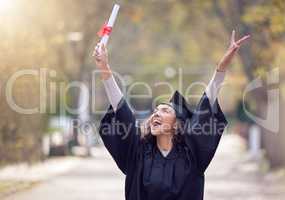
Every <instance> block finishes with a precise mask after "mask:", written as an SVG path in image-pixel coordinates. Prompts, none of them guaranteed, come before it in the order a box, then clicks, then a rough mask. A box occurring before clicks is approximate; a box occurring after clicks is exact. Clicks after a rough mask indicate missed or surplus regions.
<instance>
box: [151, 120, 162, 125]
mask: <svg viewBox="0 0 285 200" xmlns="http://www.w3.org/2000/svg"><path fill="white" fill-rule="evenodd" d="M152 125H153V126H154V127H157V126H160V125H161V122H160V121H159V120H157V119H155V120H153V121H152Z"/></svg>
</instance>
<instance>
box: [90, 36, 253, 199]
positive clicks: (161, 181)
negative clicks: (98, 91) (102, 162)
mask: <svg viewBox="0 0 285 200" xmlns="http://www.w3.org/2000/svg"><path fill="white" fill-rule="evenodd" d="M248 38H249V36H244V37H243V38H241V39H240V40H238V41H235V32H234V31H233V33H232V37H231V43H230V47H229V48H228V50H227V52H226V54H225V55H224V57H223V58H222V59H221V61H220V63H219V64H218V66H217V69H216V71H215V73H214V75H213V78H212V79H211V81H210V83H209V84H208V86H207V88H206V90H205V92H204V94H203V96H202V98H201V100H200V102H199V104H198V106H197V107H196V109H195V111H194V112H192V111H191V110H190V109H189V105H188V104H187V102H186V100H185V99H184V98H183V96H182V95H181V94H180V93H179V92H178V91H176V92H175V93H174V94H173V96H172V98H171V99H170V102H169V103H167V102H166V103H162V104H159V105H158V106H157V107H156V108H155V110H154V111H153V113H152V115H151V116H150V117H149V118H148V119H147V120H146V123H145V126H144V127H142V128H141V127H137V126H136V125H135V124H136V119H135V116H134V114H133V112H132V111H131V109H130V108H129V105H128V103H127V102H126V100H125V98H124V97H123V94H122V92H121V90H120V89H119V87H118V85H117V83H116V82H115V80H114V77H113V75H112V71H111V69H110V66H109V65H108V55H107V50H106V48H105V47H104V46H103V45H101V44H97V46H96V48H95V51H94V55H95V62H96V65H97V67H98V68H99V69H100V70H101V78H102V81H103V84H104V86H105V89H106V92H107V96H108V99H109V101H110V103H111V105H110V106H109V108H108V111H107V113H106V114H105V115H104V117H103V118H102V120H101V125H100V128H99V133H100V135H101V137H102V139H103V142H104V145H105V146H106V148H107V149H108V151H109V152H110V154H111V156H112V157H113V159H114V160H115V162H116V163H117V165H118V167H119V168H120V170H121V171H122V172H123V173H124V174H125V175H126V180H125V197H126V199H127V200H202V199H203V193H204V172H205V170H206V168H207V167H208V165H209V163H210V161H211V160H212V158H213V156H214V154H215V151H216V149H217V146H218V143H219V141H220V138H221V134H222V133H223V131H224V128H225V126H226V125H227V121H226V119H225V116H224V114H223V112H222V111H221V108H220V106H219V103H218V100H217V95H218V92H219V88H220V86H221V84H222V82H223V80H224V76H225V72H226V69H227V66H228V65H229V64H230V62H231V60H232V57H233V56H234V54H235V53H236V52H237V50H238V49H239V47H240V45H241V44H242V43H243V42H244V41H245V40H247V39H248ZM221 170H222V169H221Z"/></svg>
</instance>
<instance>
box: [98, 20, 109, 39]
mask: <svg viewBox="0 0 285 200" xmlns="http://www.w3.org/2000/svg"><path fill="white" fill-rule="evenodd" d="M111 32H112V27H111V26H107V23H105V24H104V25H103V26H102V27H101V29H100V31H99V32H98V33H97V34H98V36H99V37H103V36H104V35H110V34H111Z"/></svg>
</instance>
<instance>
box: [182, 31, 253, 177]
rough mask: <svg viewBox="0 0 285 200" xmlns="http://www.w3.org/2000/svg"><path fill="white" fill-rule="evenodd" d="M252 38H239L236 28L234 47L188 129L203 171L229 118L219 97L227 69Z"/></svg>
mask: <svg viewBox="0 0 285 200" xmlns="http://www.w3.org/2000/svg"><path fill="white" fill-rule="evenodd" d="M248 38H249V36H244V37H243V38H241V39H240V40H238V41H237V42H235V31H233V33H232V36H231V43H230V47H229V48H228V50H227V52H226V53H225V55H224V56H223V58H222V59H221V61H220V62H219V65H218V66H217V69H216V72H215V73H214V75H213V78H212V79H211V81H210V82H209V84H208V86H207V88H206V90H205V93H204V94H203V96H202V98H201V100H200V102H199V103H198V106H197V107H196V109H195V111H194V113H193V116H192V118H191V122H190V127H191V129H190V133H188V134H190V135H189V136H188V137H186V142H187V144H188V145H189V147H190V148H192V149H193V151H194V154H195V155H194V156H195V157H196V159H197V166H198V169H199V170H200V171H201V172H204V171H205V170H206V168H207V167H208V165H209V163H210V162H211V160H212V158H213V156H214V154H215V152H216V149H217V147H218V144H219V141H220V138H221V135H222V133H223V132H224V129H225V127H226V125H227V120H226V118H225V116H224V113H223V112H222V110H221V108H220V105H219V102H218V100H217V95H218V92H219V89H220V87H221V84H222V82H223V80H224V77H225V72H226V69H227V67H228V66H229V64H230V62H231V60H232V58H233V56H234V54H235V52H236V51H237V50H238V49H239V47H240V45H241V43H242V42H243V41H245V40H246V39H248Z"/></svg>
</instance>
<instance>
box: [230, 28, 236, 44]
mask: <svg viewBox="0 0 285 200" xmlns="http://www.w3.org/2000/svg"><path fill="white" fill-rule="evenodd" d="M235 38H236V31H235V30H233V31H232V36H231V45H232V44H234V42H235Z"/></svg>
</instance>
